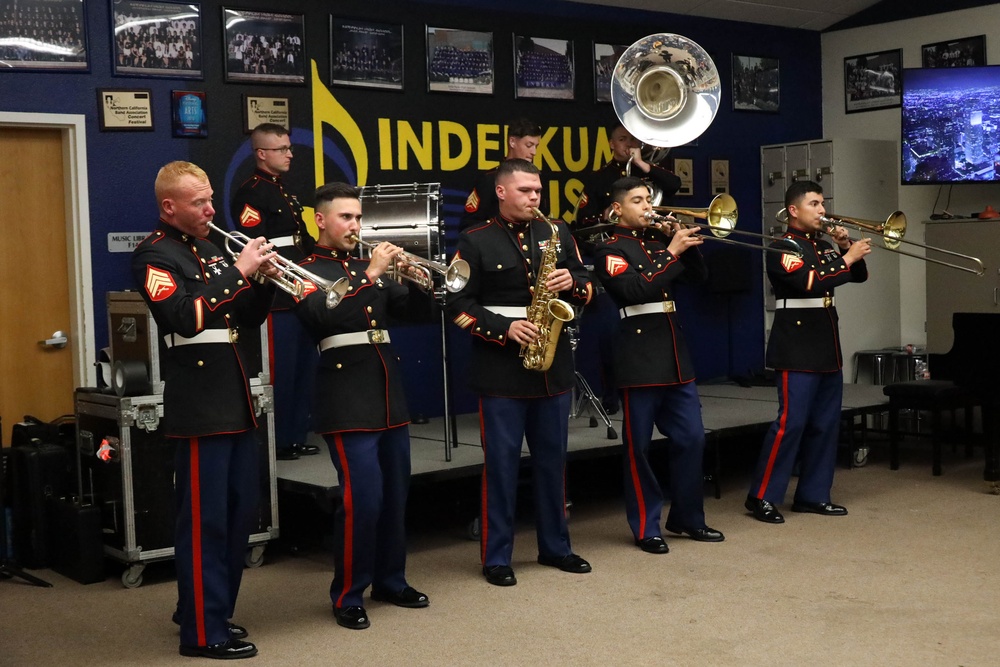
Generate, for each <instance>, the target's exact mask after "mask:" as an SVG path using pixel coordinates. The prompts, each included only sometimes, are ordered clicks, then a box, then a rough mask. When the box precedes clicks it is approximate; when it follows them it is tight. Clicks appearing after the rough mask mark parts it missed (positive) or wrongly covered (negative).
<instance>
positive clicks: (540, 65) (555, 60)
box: [514, 35, 576, 100]
mask: <svg viewBox="0 0 1000 667" xmlns="http://www.w3.org/2000/svg"><path fill="white" fill-rule="evenodd" d="M575 84H576V67H575V63H574V61H573V42H571V41H570V40H568V39H545V38H540V37H525V36H522V35H514V97H517V98H521V97H540V98H545V99H550V100H572V99H573V97H574V93H573V91H574V89H575Z"/></svg>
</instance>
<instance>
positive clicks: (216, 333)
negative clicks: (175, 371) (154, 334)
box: [163, 329, 240, 350]
mask: <svg viewBox="0 0 1000 667" xmlns="http://www.w3.org/2000/svg"><path fill="white" fill-rule="evenodd" d="M239 339H240V332H239V331H237V330H236V329H206V330H205V331H202V332H201V333H199V334H195V335H194V336H192V337H191V338H185V337H184V336H181V335H180V334H167V335H166V336H164V337H163V342H164V343H166V344H167V349H168V350H169V349H170V348H172V347H175V346H177V345H200V344H202V343H235V342H236V341H238V340H239Z"/></svg>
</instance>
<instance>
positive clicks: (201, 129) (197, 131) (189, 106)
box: [170, 90, 208, 139]
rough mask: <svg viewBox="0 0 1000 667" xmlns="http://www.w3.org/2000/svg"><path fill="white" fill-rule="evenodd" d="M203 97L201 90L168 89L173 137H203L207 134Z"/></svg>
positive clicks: (204, 95) (203, 92)
mask: <svg viewBox="0 0 1000 667" xmlns="http://www.w3.org/2000/svg"><path fill="white" fill-rule="evenodd" d="M205 97H206V94H205V91H203V90H171V91H170V118H171V124H172V129H173V133H174V136H175V137H195V138H198V139H203V138H205V137H207V136H208V123H206V122H205V118H206V116H205Z"/></svg>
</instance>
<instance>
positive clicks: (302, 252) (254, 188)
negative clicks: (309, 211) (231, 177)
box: [230, 169, 316, 262]
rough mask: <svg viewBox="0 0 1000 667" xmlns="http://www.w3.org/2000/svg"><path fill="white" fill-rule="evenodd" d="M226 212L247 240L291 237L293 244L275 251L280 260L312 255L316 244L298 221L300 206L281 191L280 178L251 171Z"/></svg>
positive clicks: (300, 211) (294, 260) (297, 201)
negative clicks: (258, 237) (261, 237)
mask: <svg viewBox="0 0 1000 667" xmlns="http://www.w3.org/2000/svg"><path fill="white" fill-rule="evenodd" d="M230 212H231V213H232V216H233V221H234V222H235V224H236V225H238V227H237V228H238V229H240V230H241V231H243V232H244V233H245V234H247V235H249V236H253V237H257V236H264V237H266V238H267V239H277V238H282V237H284V236H291V237H293V238H294V240H295V242H294V244H292V245H281V246H279V247H277V248H275V250H277V251H278V252H279V253H280V254H281V256H282V257H285V258H286V259H290V260H292V261H293V262H299V261H301V260H302V259H304V258H305V257H307V256H308V255H310V254H312V251H313V246H314V245H315V244H316V241H315V240H314V239H313V238H312V236H310V235H309V231H308V230H307V229H306V224H305V222H304V221H303V219H302V205H301V204H299V200H298V199H297V198H296V197H295V195H292V194H291V193H289V192H288V191H287V190H285V185H284V183H283V182H282V180H281V177H280V176H275V175H274V174H269V173H267V172H266V171H264V170H262V169H255V170H254V172H253V174H252V175H251V176H250V178H248V179H247V180H246V181H244V182H243V185H241V186H240V187H239V189H238V190H237V191H236V194H235V195H233V202H232V206H231V207H230Z"/></svg>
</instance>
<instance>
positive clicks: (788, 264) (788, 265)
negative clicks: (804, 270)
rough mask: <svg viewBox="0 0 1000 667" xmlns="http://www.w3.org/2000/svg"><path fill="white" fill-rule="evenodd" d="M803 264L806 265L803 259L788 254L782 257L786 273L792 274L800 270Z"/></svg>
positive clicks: (782, 264)
mask: <svg viewBox="0 0 1000 667" xmlns="http://www.w3.org/2000/svg"><path fill="white" fill-rule="evenodd" d="M803 264H805V262H804V261H803V260H802V258H801V257H796V256H795V255H788V254H785V255H782V256H781V266H782V267H784V269H785V273H792V272H793V271H795V270H797V269H799V268H800V267H801V266H802V265H803Z"/></svg>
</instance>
